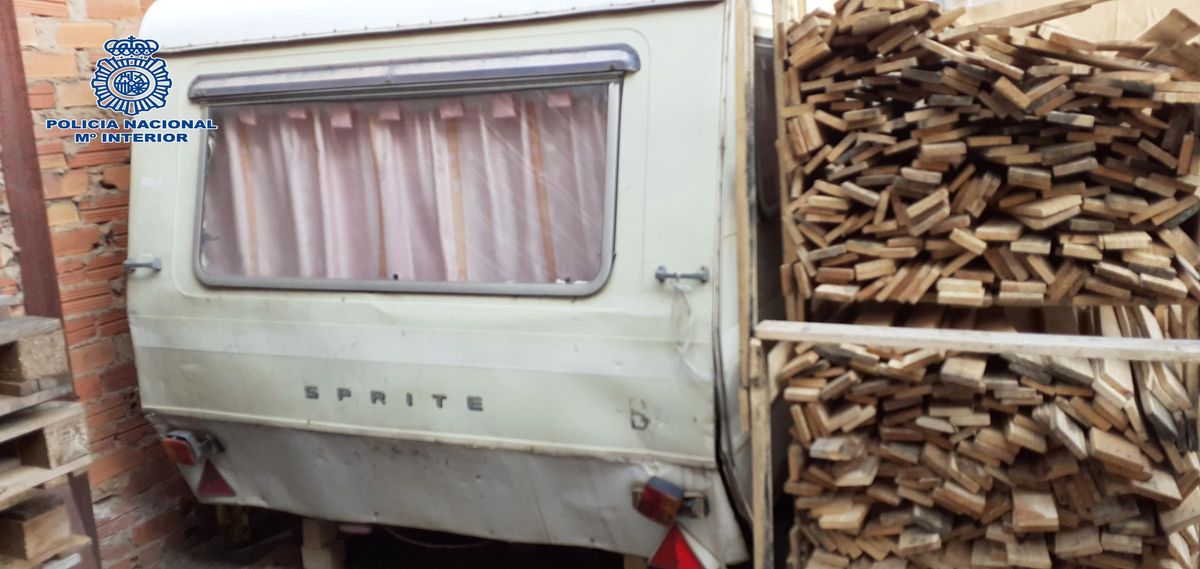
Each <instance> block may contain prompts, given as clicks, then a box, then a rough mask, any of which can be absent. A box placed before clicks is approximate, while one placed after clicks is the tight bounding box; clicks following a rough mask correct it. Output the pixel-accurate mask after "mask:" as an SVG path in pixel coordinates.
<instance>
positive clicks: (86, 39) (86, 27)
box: [58, 22, 116, 48]
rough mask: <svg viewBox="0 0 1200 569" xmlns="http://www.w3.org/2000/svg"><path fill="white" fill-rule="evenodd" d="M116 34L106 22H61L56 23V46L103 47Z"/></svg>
mask: <svg viewBox="0 0 1200 569" xmlns="http://www.w3.org/2000/svg"><path fill="white" fill-rule="evenodd" d="M115 35H116V31H115V29H114V28H113V25H112V24H111V23H108V22H87V23H82V22H63V23H61V24H59V25H58V47H95V48H99V47H103V46H104V42H106V41H108V40H110V39H112V38H113V37H114V36H115Z"/></svg>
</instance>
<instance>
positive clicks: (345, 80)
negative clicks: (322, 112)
mask: <svg viewBox="0 0 1200 569" xmlns="http://www.w3.org/2000/svg"><path fill="white" fill-rule="evenodd" d="M639 69H641V59H640V58H639V57H638V54H637V51H635V50H634V49H633V48H632V47H630V46H628V45H624V44H615V45H601V46H595V47H587V48H573V49H564V50H548V51H536V52H518V53H508V54H496V55H492V54H488V55H473V56H466V57H455V58H437V59H432V58H431V59H408V60H399V61H381V62H374V63H354V64H349V65H324V66H316V67H300V68H292V69H278V70H275V69H272V70H267V71H251V72H242V73H221V74H209V75H200V76H198V77H196V79H195V80H194V81H193V82H192V85H191V87H190V88H189V89H188V98H189V99H192V100H194V101H208V102H211V101H219V100H227V99H237V100H243V99H257V98H269V97H272V96H276V95H284V94H288V95H290V94H297V93H304V94H309V95H311V94H323V93H335V92H345V91H355V92H361V91H371V90H382V89H394V88H412V87H419V86H428V85H446V84H450V83H453V84H465V83H491V82H497V81H504V80H510V79H520V80H529V79H541V78H548V77H562V76H577V75H594V74H601V73H632V72H636V71H638V70H639Z"/></svg>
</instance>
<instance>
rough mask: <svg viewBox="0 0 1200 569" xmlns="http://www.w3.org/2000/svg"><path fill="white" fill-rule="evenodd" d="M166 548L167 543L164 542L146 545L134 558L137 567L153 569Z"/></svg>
mask: <svg viewBox="0 0 1200 569" xmlns="http://www.w3.org/2000/svg"><path fill="white" fill-rule="evenodd" d="M171 529H174V528H171ZM166 547H167V542H166V541H165V540H163V541H160V542H158V543H152V544H150V545H147V546H146V547H145V548H144V549H142V550H141V551H139V552H138V554H137V557H135V558H134V559H136V560H137V564H138V567H154V566H155V564H156V563H158V561H159V560H160V559H162V554H163V551H164V550H165V549H166Z"/></svg>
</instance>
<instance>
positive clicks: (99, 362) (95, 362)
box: [71, 338, 117, 373]
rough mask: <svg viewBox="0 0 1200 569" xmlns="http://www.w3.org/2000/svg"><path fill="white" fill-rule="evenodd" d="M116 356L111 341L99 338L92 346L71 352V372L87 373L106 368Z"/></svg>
mask: <svg viewBox="0 0 1200 569" xmlns="http://www.w3.org/2000/svg"><path fill="white" fill-rule="evenodd" d="M116 356H117V352H116V349H114V348H113V343H112V340H111V339H108V338H101V339H100V341H98V342H96V343H94V344H87V345H85V346H82V347H79V348H74V349H72V350H71V371H73V372H75V373H83V372H88V371H91V370H94V369H100V368H103V367H106V366H108V365H110V364H112V362H113V358H115V357H116Z"/></svg>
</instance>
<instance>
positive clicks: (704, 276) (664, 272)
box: [654, 266, 709, 283]
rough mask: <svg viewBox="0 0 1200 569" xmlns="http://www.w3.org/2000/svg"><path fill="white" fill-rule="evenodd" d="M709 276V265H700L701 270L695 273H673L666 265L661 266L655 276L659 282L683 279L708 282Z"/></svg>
mask: <svg viewBox="0 0 1200 569" xmlns="http://www.w3.org/2000/svg"><path fill="white" fill-rule="evenodd" d="M708 276H709V275H708V267H700V270H698V271H696V272H694V273H673V272H671V271H670V270H668V269H667V268H666V267H665V266H660V267H659V268H658V270H657V271H654V278H656V279H658V282H660V283H665V282H667V280H683V279H688V280H693V281H700V282H701V283H706V282H708Z"/></svg>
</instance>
